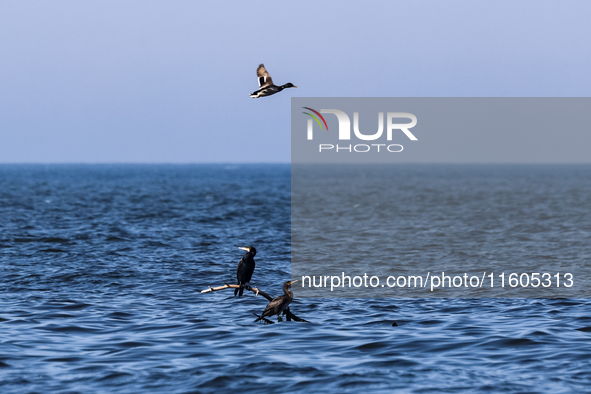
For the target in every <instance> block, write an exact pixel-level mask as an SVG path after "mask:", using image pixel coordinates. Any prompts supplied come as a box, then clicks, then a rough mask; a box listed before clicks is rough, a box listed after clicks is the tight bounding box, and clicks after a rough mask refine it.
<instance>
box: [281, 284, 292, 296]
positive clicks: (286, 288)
mask: <svg viewBox="0 0 591 394" xmlns="http://www.w3.org/2000/svg"><path fill="white" fill-rule="evenodd" d="M283 292H284V293H285V295H288V296H289V297H290V298H293V293H292V292H291V289H290V288H289V286H283Z"/></svg>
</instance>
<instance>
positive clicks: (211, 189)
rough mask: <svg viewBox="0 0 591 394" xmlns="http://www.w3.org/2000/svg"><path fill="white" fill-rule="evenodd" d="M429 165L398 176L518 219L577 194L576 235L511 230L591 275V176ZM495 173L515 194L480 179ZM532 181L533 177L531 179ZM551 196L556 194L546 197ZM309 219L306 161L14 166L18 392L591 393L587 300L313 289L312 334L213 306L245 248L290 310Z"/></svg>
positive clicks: (5, 319) (5, 384)
mask: <svg viewBox="0 0 591 394" xmlns="http://www.w3.org/2000/svg"><path fill="white" fill-rule="evenodd" d="M430 166H431V167H430ZM414 168H415V166H401V167H398V168H397V173H398V176H399V177H402V178H403V179H405V182H407V183H408V182H411V183H412V181H413V179H415V180H416V179H419V178H416V177H417V173H420V182H426V183H429V182H431V181H432V182H433V184H436V181H437V179H441V177H442V176H445V174H446V173H447V172H449V174H452V175H453V177H454V179H465V180H466V182H472V183H471V184H470V187H471V190H473V191H476V192H480V193H481V195H486V194H487V193H493V194H494V193H496V192H498V193H502V195H503V196H508V197H511V196H514V197H515V198H506V199H503V204H510V203H511V201H514V202H515V204H520V201H521V199H520V196H523V191H524V190H530V191H531V193H533V194H534V197H535V198H534V199H533V201H537V202H538V203H540V202H542V203H543V201H546V200H547V201H561V199H563V196H564V195H565V193H566V194H568V195H571V196H573V195H574V196H576V198H575V199H572V198H571V199H570V200H568V201H570V203H569V204H564V205H562V207H563V208H561V204H553V205H552V210H553V212H554V213H556V212H558V214H560V210H561V209H564V210H565V212H567V213H568V214H567V216H568V215H571V216H573V217H571V216H568V217H569V218H570V219H569V223H570V224H569V225H568V226H567V227H568V228H567V229H565V226H560V225H556V217H557V216H556V215H546V216H547V217H546V216H544V215H540V217H539V220H540V226H534V227H535V231H536V234H529V236H528V234H527V232H528V231H530V230H529V227H528V226H525V227H523V226H522V227H519V222H518V221H519V220H520V219H519V215H515V216H511V215H508V216H507V217H505V218H504V219H503V220H508V221H511V220H514V221H515V222H514V223H505V225H507V226H508V227H509V228H519V229H520V232H521V233H522V235H523V236H524V237H526V238H527V240H528V243H527V248H528V249H529V250H536V248H538V249H544V248H545V247H547V242H548V241H547V240H548V237H554V238H557V239H560V238H561V237H562V236H567V237H568V244H567V246H565V247H564V248H565V253H566V252H568V256H569V261H571V262H573V261H574V262H575V263H576V264H579V265H583V266H588V265H589V264H591V262H590V261H589V250H590V249H591V230H590V227H589V226H590V222H589V221H588V220H587V219H589V207H590V206H591V205H587V206H585V205H581V206H577V207H573V206H572V204H584V202H585V201H587V200H588V199H589V190H591V189H590V185H591V166H585V165H564V166H535V165H531V166H525V165H522V166H519V165H515V166H508V165H486V166H483V167H479V168H480V170H477V172H476V173H475V172H474V171H475V170H474V168H473V167H472V166H470V165H464V166H457V165H456V166H451V165H450V166H445V165H421V167H420V171H418V172H417V170H416V169H414ZM430 169H432V171H431V170H430ZM512 169H513V170H512ZM478 171H484V172H485V173H486V174H488V175H487V176H488V179H496V180H497V182H492V183H491V182H481V181H479V179H481V178H480V177H479V176H478ZM430 172H432V173H433V174H435V175H433V179H431V180H430V178H429V176H427V175H425V174H429V173H430ZM515 173H518V174H522V175H523V174H526V175H527V176H519V177H518V182H515V179H516V178H515V176H514V174H515ZM442 174H443V175H442ZM491 174H492V175H491ZM557 174H558V175H557ZM413 177H414V178H413ZM548 179H556V182H557V183H555V185H556V187H538V186H539V185H540V182H541V181H543V182H547V181H548ZM528 182H529V183H528ZM478 188H481V190H478ZM495 188H500V189H496V190H495ZM425 190H427V194H428V188H427V189H425ZM423 191H424V190H423ZM433 193H434V194H436V193H437V190H434V191H433ZM423 197H425V196H423ZM425 198H428V195H427V196H426V197H425ZM413 201H416V204H419V203H420V201H424V199H416V200H413V199H412V198H410V199H408V200H407V201H405V204H407V206H408V207H409V208H408V209H409V210H410V211H413V204H414V203H415V202H413ZM408 204H410V205H408ZM437 204H450V206H449V207H448V209H446V207H445V206H443V207H440V209H437V210H435V211H434V212H436V214H437V217H436V218H434V220H445V212H457V210H458V209H459V208H458V203H457V200H454V199H445V198H442V199H440V200H438V202H437ZM415 208H416V207H415ZM509 208H510V207H509ZM530 208H531V209H533V210H535V207H531V206H530ZM575 208H576V209H575ZM556 210H558V211H556ZM415 211H421V215H422V216H421V220H422V223H423V224H424V223H428V222H429V220H428V219H429V218H428V215H429V213H428V212H424V211H422V210H418V209H415ZM487 212H489V211H487V210H483V211H482V212H480V213H479V215H480V216H479V217H480V218H481V219H482V220H483V221H486V220H487V218H486V213H487ZM490 212H491V214H498V212H497V211H496V210H494V209H492V210H490ZM291 214H292V211H291V168H290V165H288V164H276V165H271V164H269V165H254V164H253V165H234V164H232V165H224V164H215V165H214V164H211V165H196V164H195V165H131V164H129V165H123V164H122V165H66V164H63V165H37V164H35V165H33V164H31V165H9V164H4V165H0V392H1V393H159V392H166V393H214V392H215V393H220V392H222V393H223V392H256V393H258V392H260V393H285V392H294V393H299V392H306V393H309V392H317V393H320V392H329V393H331V392H334V393H351V392H356V393H357V392H360V391H364V392H372V393H373V392H375V393H392V392H400V393H457V392H467V393H474V392H493V393H496V392H503V393H573V392H591V301H590V300H589V299H587V298H576V297H575V298H461V297H455V298H451V297H447V298H379V297H377V298H354V297H353V298H351V297H347V298H344V297H343V298H340V297H332V298H331V297H326V298H305V297H302V298H298V297H297V291H294V292H295V294H296V298H295V299H294V301H293V303H292V304H291V306H290V309H291V311H292V312H293V313H294V314H295V315H297V316H298V317H300V318H302V319H305V320H306V321H307V322H299V321H286V320H285V319H284V320H283V321H282V322H277V321H276V320H275V319H271V320H272V321H275V323H273V324H268V323H263V322H256V323H255V322H254V320H255V319H256V318H255V316H254V314H260V313H261V312H262V310H263V309H264V307H265V305H266V304H267V300H266V299H265V298H263V297H262V296H261V295H258V296H257V295H255V294H254V293H252V292H245V294H244V295H243V296H242V297H235V296H234V292H233V291H232V290H220V291H215V292H210V293H201V291H202V290H206V289H208V288H209V287H216V286H223V285H224V284H225V283H235V281H236V278H235V275H236V265H237V263H238V261H239V260H240V258H241V256H242V255H243V253H244V251H242V250H240V249H238V248H239V247H241V246H251V245H252V246H255V247H256V249H257V255H256V257H255V260H256V270H255V273H254V275H253V279H252V282H251V284H253V286H257V287H258V288H260V289H261V290H264V291H265V292H266V293H268V294H270V295H272V296H278V295H280V294H282V289H281V286H282V283H283V282H285V281H286V280H289V279H290V278H291V253H292V250H291V235H292V234H291V230H292V227H291V220H292V218H291ZM425 215H427V217H425ZM441 215H444V217H443V218H442V217H441ZM482 215H485V216H482ZM405 220H410V219H409V218H406V219H405ZM544 220H549V221H551V222H550V224H551V225H547V226H544ZM573 223H574V224H573ZM451 225H453V223H452V224H451ZM515 226H517V227H515ZM573 226H574V227H573ZM450 231H454V229H453V228H451V229H450ZM531 231H534V230H531ZM540 231H542V232H544V236H540V233H539V232H540ZM564 231H567V234H566V235H564V234H562V233H561V232H564ZM426 234H427V235H423V236H428V233H426ZM434 236H435V235H434ZM472 236H473V237H477V239H480V238H478V237H482V234H478V233H471V232H467V233H464V234H463V237H464V240H465V242H466V243H468V244H470V245H472V246H471V248H474V246H473V242H472V243H471V239H470V237H472ZM409 239H410V240H412V239H411V238H409ZM409 242H410V241H409ZM573 245H575V246H573ZM555 246H556V245H555ZM489 247H490V245H489ZM556 247H558V248H560V242H558V243H557V246H556ZM518 249H519V248H517V249H516V250H518ZM442 250H444V249H442ZM374 253H377V252H375V251H374ZM429 253H430V258H436V256H435V255H434V253H435V254H436V253H437V249H436V248H435V249H434V248H431V249H430V250H429ZM524 256H527V254H524ZM577 256H578V257H577ZM485 257H486V256H483V257H482V258H485ZM327 258H329V257H327ZM524 258H525V257H524ZM473 260H474V261H477V260H478V259H473ZM466 264H468V263H466ZM465 268H466V269H468V270H469V269H470V267H465ZM294 279H296V278H294ZM296 290H297V289H296Z"/></svg>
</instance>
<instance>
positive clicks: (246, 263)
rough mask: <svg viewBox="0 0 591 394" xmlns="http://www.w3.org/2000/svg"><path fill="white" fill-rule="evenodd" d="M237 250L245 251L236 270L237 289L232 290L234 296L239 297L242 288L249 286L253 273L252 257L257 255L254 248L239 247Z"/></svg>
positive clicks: (242, 290)
mask: <svg viewBox="0 0 591 394" xmlns="http://www.w3.org/2000/svg"><path fill="white" fill-rule="evenodd" d="M238 249H243V250H246V253H245V254H244V256H242V258H241V259H240V262H239V263H238V268H237V269H236V279H238V285H239V286H240V288H239V289H236V290H234V295H236V294H238V296H239V297H240V296H241V295H242V293H243V292H244V287H245V286H247V285H249V284H250V278H252V273H253V272H254V266H255V263H254V256H255V255H256V254H257V250H256V249H255V248H254V246H247V247H245V248H244V247H240V248H238Z"/></svg>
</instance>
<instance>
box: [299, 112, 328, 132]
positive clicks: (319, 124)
mask: <svg viewBox="0 0 591 394" xmlns="http://www.w3.org/2000/svg"><path fill="white" fill-rule="evenodd" d="M302 108H304V109H307V110H308V111H312V112H314V113H315V114H316V115H318V116H320V119H322V122H324V125H325V126H326V131H328V125H327V124H326V120H324V116H322V115H320V112H318V111H316V110H314V109H312V108H308V107H302ZM302 113H303V114H306V115H308V116H311V117H312V118H314V120H315V121H316V123H318V126H320V130H322V123H320V120H318V118H317V117H315V116H314V115H312V114H311V113H309V112H302Z"/></svg>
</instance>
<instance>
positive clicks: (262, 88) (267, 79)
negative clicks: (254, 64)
mask: <svg viewBox="0 0 591 394" xmlns="http://www.w3.org/2000/svg"><path fill="white" fill-rule="evenodd" d="M257 78H258V80H259V90H257V91H256V92H253V93H251V94H250V97H252V98H258V97H265V96H270V95H272V94H275V93H279V92H280V91H282V90H283V89H285V88H297V86H295V85H294V84H293V83H291V82H289V83H286V84H285V85H281V86H276V85H274V84H273V80H272V79H271V76H270V75H269V73H268V72H267V70H266V69H265V65H264V64H261V65H259V68H257Z"/></svg>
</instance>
